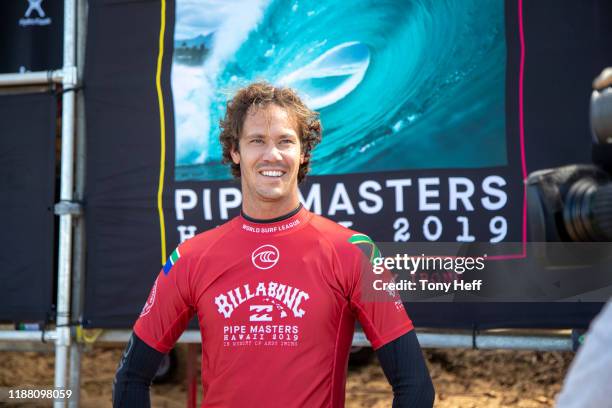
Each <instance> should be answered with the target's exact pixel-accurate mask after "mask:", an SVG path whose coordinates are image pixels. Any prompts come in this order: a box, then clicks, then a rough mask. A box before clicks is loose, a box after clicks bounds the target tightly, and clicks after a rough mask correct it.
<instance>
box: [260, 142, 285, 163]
mask: <svg viewBox="0 0 612 408" xmlns="http://www.w3.org/2000/svg"><path fill="white" fill-rule="evenodd" d="M282 158H283V157H282V155H281V152H280V150H279V149H278V146H276V143H267V144H266V149H265V151H264V154H263V159H264V160H266V161H280V160H282Z"/></svg>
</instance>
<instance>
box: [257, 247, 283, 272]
mask: <svg viewBox="0 0 612 408" xmlns="http://www.w3.org/2000/svg"><path fill="white" fill-rule="evenodd" d="M279 258H280V252H279V251H278V249H277V248H276V247H275V246H274V245H269V244H266V245H262V246H260V247H259V248H257V249H256V250H254V251H253V253H252V254H251V261H252V262H253V265H255V267H256V268H257V269H264V270H265V269H270V268H272V267H273V266H274V265H276V264H277V262H278V259H279Z"/></svg>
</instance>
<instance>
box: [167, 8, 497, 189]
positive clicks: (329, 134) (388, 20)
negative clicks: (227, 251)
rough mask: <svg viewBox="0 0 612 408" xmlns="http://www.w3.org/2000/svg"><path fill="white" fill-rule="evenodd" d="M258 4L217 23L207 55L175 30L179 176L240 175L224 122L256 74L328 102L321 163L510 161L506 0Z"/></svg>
mask: <svg viewBox="0 0 612 408" xmlns="http://www.w3.org/2000/svg"><path fill="white" fill-rule="evenodd" d="M177 4H178V6H177V22H176V24H177V25H180V24H181V14H180V2H177ZM249 16H250V18H249V19H234V22H232V24H229V25H228V24H224V23H221V24H219V25H218V26H217V27H216V28H215V30H213V31H211V32H210V34H209V36H208V38H209V40H210V49H209V50H208V53H207V54H206V57H205V58H204V59H203V61H202V62H201V64H200V63H198V64H195V65H194V64H191V65H189V64H185V63H184V61H181V60H180V59H178V58H177V52H176V47H177V41H176V37H175V55H174V60H173V68H172V87H173V96H174V105H175V122H176V140H177V146H176V147H177V148H176V164H177V166H176V172H175V177H176V179H177V180H214V179H227V178H230V173H229V171H228V169H227V166H226V165H223V164H222V163H221V146H220V144H219V141H218V136H219V129H218V125H217V124H218V122H219V119H220V118H221V117H222V115H223V114H224V109H225V108H224V106H225V103H226V101H227V99H228V98H229V97H231V95H232V94H233V93H234V92H235V91H236V90H237V89H238V88H240V87H241V86H244V85H246V84H247V83H249V82H251V81H254V80H266V81H269V82H272V83H274V84H277V85H284V86H290V87H293V88H296V89H297V90H298V91H299V92H300V94H301V95H302V96H303V97H304V98H305V100H306V102H307V104H308V105H309V106H310V107H311V108H314V109H316V110H318V111H319V112H320V114H321V120H322V122H323V126H324V137H323V142H322V143H321V145H319V147H317V149H316V150H315V152H314V155H313V161H312V174H315V175H323V174H343V173H359V172H377V171H394V170H408V169H428V168H429V169H431V168H479V167H490V166H500V165H505V164H506V160H507V159H506V135H505V93H506V89H505V83H506V81H505V77H506V42H505V28H504V2H503V1H502V0H405V1H350V2H347V1H320V0H319V1H294V2H286V1H272V2H270V3H267V2H260V3H258V4H257V6H256V9H255V10H253V11H252V12H251V13H249ZM237 25H238V26H237Z"/></svg>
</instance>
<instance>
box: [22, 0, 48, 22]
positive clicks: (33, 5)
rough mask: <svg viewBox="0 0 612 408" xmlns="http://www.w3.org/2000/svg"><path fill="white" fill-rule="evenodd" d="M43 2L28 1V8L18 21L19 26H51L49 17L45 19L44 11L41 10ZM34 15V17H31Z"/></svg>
mask: <svg viewBox="0 0 612 408" xmlns="http://www.w3.org/2000/svg"><path fill="white" fill-rule="evenodd" d="M42 2H43V0H28V8H27V9H26V11H25V13H24V15H23V18H22V19H20V20H19V25H20V26H22V27H26V26H33V25H37V26H45V25H49V24H51V17H47V15H46V14H45V10H43V8H42ZM33 14H35V15H36V17H34V16H33Z"/></svg>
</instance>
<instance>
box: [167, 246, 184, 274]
mask: <svg viewBox="0 0 612 408" xmlns="http://www.w3.org/2000/svg"><path fill="white" fill-rule="evenodd" d="M180 257H181V253H180V252H179V249H178V247H177V248H176V249H175V250H174V252H172V253H171V254H170V257H168V260H167V261H166V264H165V265H164V275H168V272H170V269H172V267H173V266H174V264H175V263H176V261H178V260H179V259H180Z"/></svg>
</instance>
